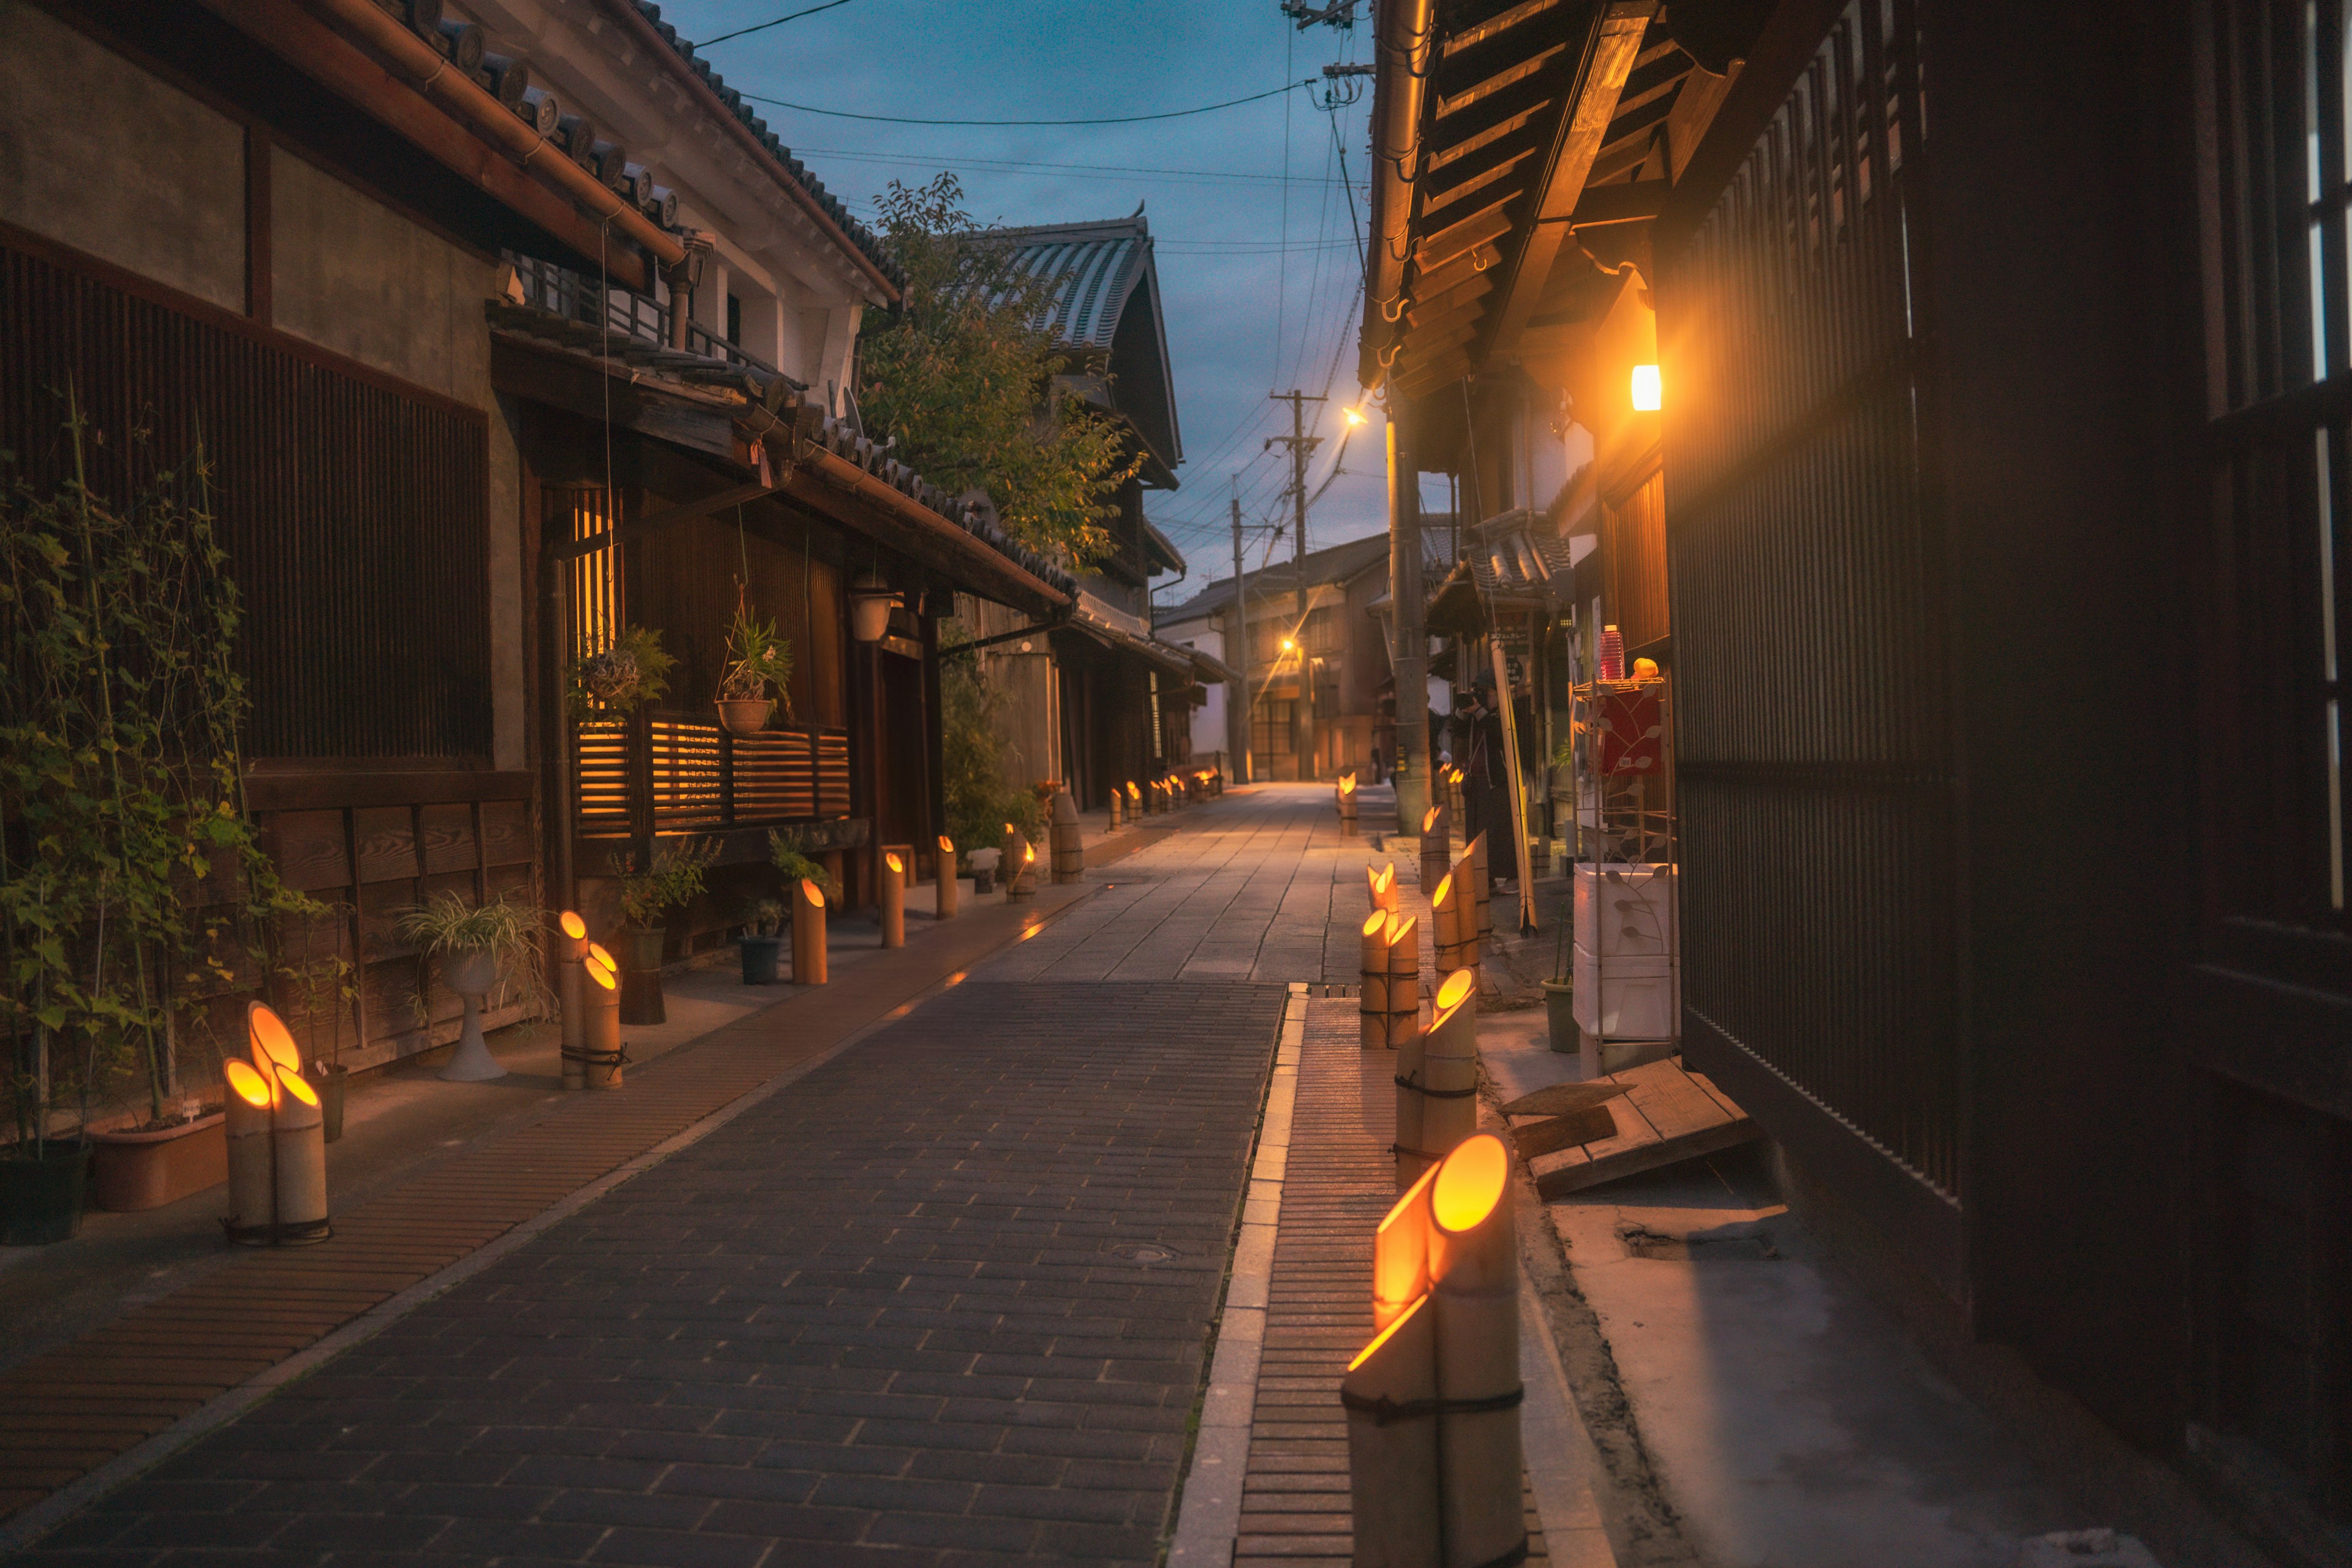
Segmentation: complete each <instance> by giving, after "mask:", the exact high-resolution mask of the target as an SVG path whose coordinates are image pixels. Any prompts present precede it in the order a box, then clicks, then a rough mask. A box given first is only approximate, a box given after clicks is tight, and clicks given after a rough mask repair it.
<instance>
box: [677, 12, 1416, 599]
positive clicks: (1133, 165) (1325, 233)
mask: <svg viewBox="0 0 2352 1568" xmlns="http://www.w3.org/2000/svg"><path fill="white" fill-rule="evenodd" d="M812 3H814V0H677V3H675V4H665V5H663V17H664V19H665V20H667V21H668V22H670V23H671V24H673V25H674V26H677V29H678V31H679V33H680V34H682V35H683V36H685V37H688V38H691V39H696V40H700V39H702V38H705V37H710V36H712V35H715V34H719V33H724V32H728V31H731V30H732V29H734V28H737V27H743V26H751V25H752V24H753V23H756V22H762V21H766V20H768V19H770V18H771V17H773V16H782V15H784V14H786V13H788V12H791V11H794V10H799V9H801V8H803V6H804V5H808V4H812ZM1366 9H1367V10H1368V9H1369V7H1366ZM705 55H706V58H709V61H710V63H711V64H712V66H713V67H715V68H717V69H719V71H720V72H722V73H723V74H724V75H725V76H726V78H727V80H728V83H729V84H730V86H732V87H734V88H736V89H739V90H740V91H743V92H746V93H758V94H762V95H766V96H770V97H774V98H782V99H789V100H793V102H796V103H801V104H806V105H809V106H811V107H812V108H820V109H834V110H855V111H856V112H859V113H865V114H883V115H899V116H906V117H909V118H915V119H935V120H938V119H956V120H1021V119H1054V118H1076V117H1087V116H1102V115H1122V114H1146V113H1152V112H1156V111H1159V110H1170V109H1187V108H1191V107H1193V106H1195V105H1198V104H1204V103H1213V102H1218V101H1221V100H1226V99H1232V98H1239V97H1242V96H1244V95H1245V94H1248V93H1254V92H1262V91H1265V89H1269V88H1276V87H1279V86H1280V85H1281V84H1282V83H1283V82H1284V81H1286V80H1294V81H1295V80H1299V79H1305V78H1308V77H1318V78H1319V76H1320V74H1321V70H1322V68H1323V67H1324V66H1325V65H1327V64H1328V63H1330V62H1332V61H1334V60H1340V59H1345V60H1356V61H1360V60H1369V59H1370V58H1371V41H1370V28H1369V26H1366V25H1365V24H1363V23H1359V25H1358V26H1357V27H1356V28H1355V29H1354V30H1353V31H1351V32H1338V31H1334V30H1333V29H1331V28H1329V27H1322V26H1318V27H1315V28H1313V29H1311V30H1309V31H1307V32H1305V33H1301V32H1297V30H1295V28H1294V26H1293V25H1292V23H1291V22H1290V20H1289V19H1288V18H1287V17H1285V16H1283V15H1282V13H1281V11H1280V9H1279V6H1278V4H1277V0H1179V3H1176V4H1166V3H1163V4H1158V5H1142V4H1131V3H1126V0H1095V3H1092V4H1073V3H1060V4H1019V3H1013V0H982V3H979V4H972V3H971V0H964V3H961V4H955V3H949V0H847V3H846V4H844V5H837V6H835V7H834V8H833V9H831V10H827V11H824V12H821V13H819V14H817V15H815V16H806V17H803V18H801V19H799V20H797V21H793V22H788V23H786V24H785V25H783V26H780V27H773V28H770V29H768V30H767V31H765V32H761V33H755V34H752V35H751V36H750V37H742V38H736V39H730V40H728V41H725V42H721V43H719V44H715V45H713V46H711V47H709V49H708V50H707V51H705ZM1363 85H1365V86H1366V87H1367V88H1369V83H1366V84H1363ZM759 109H760V111H761V114H762V115H763V116H764V117H765V118H766V119H767V121H768V123H769V125H770V126H771V127H772V128H773V129H774V130H775V132H776V133H777V134H778V135H779V136H781V137H782V139H783V141H784V142H785V144H786V145H788V146H790V147H791V148H792V149H793V153H794V154H795V155H797V156H798V157H800V158H801V159H802V160H803V162H805V163H807V164H808V165H809V166H810V168H812V169H813V170H814V171H815V172H816V174H817V175H818V176H819V177H820V178H822V179H823V180H824V183H825V184H826V186H827V187H828V188H829V189H831V190H832V191H833V192H834V193H835V195H838V196H839V197H840V198H841V199H842V200H843V201H844V202H845V203H846V204H848V205H849V206H850V207H851V209H852V210H853V211H855V212H856V213H857V214H858V215H859V216H861V217H866V216H871V214H872V211H873V198H874V195H875V193H877V191H880V190H881V189H882V188H883V187H884V185H885V184H887V182H888V181H890V180H892V179H899V180H904V181H906V182H907V183H908V184H919V183H920V182H922V181H924V180H928V179H929V178H930V176H931V175H933V174H936V173H938V172H939V171H940V170H941V169H952V170H954V171H955V172H956V174H958V175H959V176H960V177H961V180H962V182H963V187H964V192H965V195H966V205H968V206H969V208H970V209H971V213H972V215H973V216H975V217H976V218H979V219H980V220H982V221H983V222H993V223H1005V224H1032V223H1058V222H1072V221H1077V220H1083V219H1088V218H1102V217H1120V216H1126V215H1127V214H1129V213H1131V212H1133V211H1134V210H1135V207H1136V204H1137V203H1138V202H1141V203H1143V204H1145V216H1148V217H1149V218H1150V222H1151V234H1152V237H1153V239H1154V240H1155V241H1156V242H1157V249H1158V257H1159V268H1160V287H1161V289H1162V295H1163V300H1162V308H1163V310H1164V312H1165V315H1166V319H1167V325H1168V347H1169V354H1170V357H1171V360H1172V361H1173V362H1174V368H1175V375H1176V395H1177V413H1178V417H1179V419H1180V420H1181V425H1182V428H1183V437H1184V454H1185V461H1184V464H1183V466H1182V467H1181V468H1180V469H1178V477H1179V478H1180V479H1181V480H1182V486H1183V488H1182V489H1179V490H1177V491H1176V492H1175V493H1173V494H1171V495H1160V496H1155V497H1153V498H1151V500H1150V506H1149V510H1150V513H1151V516H1152V518H1153V521H1156V522H1158V523H1159V524H1160V526H1161V527H1162V528H1163V529H1165V530H1167V531H1168V532H1169V534H1170V536H1171V538H1173V539H1174V540H1175V541H1176V543H1177V546H1178V548H1179V549H1180V550H1181V551H1182V552H1184V555H1185V557H1186V559H1187V560H1188V561H1190V562H1191V563H1192V574H1191V576H1190V577H1189V578H1188V579H1187V580H1186V581H1185V582H1183V583H1182V584H1173V583H1172V582H1171V578H1169V577H1162V578H1160V579H1159V582H1158V584H1156V586H1157V588H1158V590H1159V597H1160V602H1161V603H1163V604H1166V603H1171V602H1173V601H1174V600H1176V599H1179V598H1182V597H1185V596H1188V595H1190V594H1191V593H1192V592H1193V591H1195V590H1196V589H1198V588H1199V586H1200V585H1201V584H1202V582H1204V581H1205V580H1206V579H1207V578H1208V577H1210V576H1213V575H1229V574H1231V572H1232V569H1233V567H1232V561H1233V553H1232V535H1231V532H1230V530H1229V529H1228V527H1227V510H1226V496H1227V494H1228V491H1229V485H1230V483H1231V482H1232V480H1233V479H1234V476H1235V475H1238V476H1239V482H1240V487H1241V498H1242V512H1243V520H1244V522H1257V521H1263V520H1265V518H1267V517H1268V516H1269V515H1275V514H1278V515H1280V516H1282V517H1284V518H1286V517H1287V515H1288V505H1287V501H1286V499H1285V498H1284V496H1283V495H1282V494H1281V491H1282V489H1283V486H1284V484H1285V482H1286V479H1287V470H1286V459H1284V458H1283V457H1282V454H1281V453H1280V451H1279V450H1278V449H1277V450H1276V451H1274V452H1264V451H1262V449H1261V443H1262V442H1263V441H1264V439H1265V437H1266V436H1267V435H1269V434H1272V433H1273V432H1274V431H1275V430H1276V428H1277V427H1279V428H1281V429H1283V430H1287V429H1288V428H1289V411H1288V406H1287V405H1283V404H1275V403H1270V402H1268V401H1267V399H1266V394H1267V392H1268V391H1270V390H1275V389H1277V388H1278V389H1281V390H1284V391H1287V390H1288V389H1289V388H1290V387H1292V386H1294V385H1296V386H1298V387H1300V388H1302V389H1304V390H1306V391H1307V392H1310V393H1314V392H1322V391H1324V390H1326V388H1327V385H1328V390H1329V392H1330V393H1331V395H1332V401H1331V402H1330V403H1328V404H1327V405H1323V413H1322V423H1321V425H1320V426H1319V427H1318V429H1319V432H1320V433H1321V434H1324V435H1327V436H1329V437H1334V439H1333V440H1332V441H1330V442H1327V443H1326V444H1325V446H1324V447H1323V448H1322V450H1321V451H1320V452H1319V453H1318V458H1317V461H1316V463H1315V465H1314V467H1313V468H1311V469H1310V471H1309V475H1308V480H1307V487H1308V490H1309V493H1310V494H1311V493H1313V492H1314V491H1315V490H1316V489H1317V488H1318V486H1320V484H1321V483H1322V480H1323V478H1324V476H1325V475H1326V474H1327V473H1328V471H1329V470H1330V468H1331V466H1332V457H1333V455H1334V447H1336V445H1337V437H1338V436H1339V432H1340V430H1341V422H1340V417H1339V408H1340V406H1341V405H1342V404H1343V403H1345V402H1348V401H1351V400H1352V399H1353V398H1354V397H1355V396H1356V395H1357V386H1356V379H1355V343H1356V320H1357V317H1358V314H1359V312H1360V309H1361V307H1360V302H1359V299H1358V293H1357V290H1358V287H1359V284H1360V279H1361V276H1362V270H1363V266H1362V260H1361V251H1360V249H1359V248H1358V241H1357V236H1358V234H1359V232H1360V225H1361V223H1362V222H1364V221H1365V220H1366V218H1367V217H1368V216H1369V215H1368V213H1367V211H1366V203H1365V184H1364V182H1365V178H1366V174H1367V164H1368V150H1367V131H1366V116H1367V113H1368V110H1369V109H1370V92H1369V90H1367V91H1366V92H1365V93H1364V95H1363V99H1362V100H1361V101H1360V102H1358V103H1356V104H1354V105H1353V106H1351V107H1346V108H1342V109H1340V110H1337V111H1336V115H1335V114H1334V113H1332V112H1327V111H1326V110H1323V109H1322V108H1320V107H1318V104H1317V102H1316V101H1315V99H1314V98H1313V97H1312V96H1310V94H1309V93H1308V92H1307V91H1297V92H1292V93H1288V94H1285V95H1282V96H1280V97H1276V98H1271V99H1266V100H1262V101H1260V102H1257V103H1252V104H1244V105H1243V106H1241V107H1239V108H1234V109H1227V110H1220V111H1218V112H1216V113H1213V114H1202V115H1196V116H1192V117H1191V118H1187V119H1181V120H1163V121H1147V122H1143V123H1139V124H1129V125H1100V126H1079V127H1055V128H1044V127H1024V128H1003V127H971V126H956V127H944V126H917V125H891V124H879V123H876V122H873V121H860V120H847V119H838V118H833V117H830V116H825V115H819V114H813V113H805V112H802V111H800V110H793V109H784V108H779V107H777V106H775V105H772V104H766V103H762V104H761V105H759ZM1335 119H1336V121H1337V128H1338V131H1339V137H1340V138H1342V139H1344V142H1345V145H1346V149H1347V171H1348V174H1349V177H1350V178H1351V179H1352V180H1353V181H1354V183H1355V206H1356V212H1355V217H1354V220H1353V221H1352V222H1351V220H1350V216H1349V205H1348V195H1347V191H1346V188H1345V187H1344V186H1343V184H1341V182H1340V180H1339V162H1338V153H1337V149H1336V146H1335V141H1334V136H1333V129H1334V121H1335ZM1286 121H1287V123H1286ZM1286 141H1287V149H1288V157H1287V166H1288V176H1289V177H1288V179H1287V180H1286V179H1285V162H1286V160H1285V144H1286ZM1072 164H1077V165H1086V166H1085V167H1077V168H1073V167H1067V166H1066V165H1072ZM1045 165H1063V166H1061V167H1048V166H1045ZM1335 366H1336V371H1335V368H1334V367H1335ZM1344 466H1345V468H1346V469H1347V472H1346V473H1344V474H1343V475H1341V476H1340V477H1339V479H1336V480H1335V481H1333V482H1332V483H1331V485H1330V486H1329V488H1328V489H1324V490H1323V492H1322V494H1321V496H1320V498H1319V499H1318V500H1317V501H1316V503H1315V505H1314V507H1313V508H1312V510H1310V511H1309V513H1308V517H1307V542H1308V545H1309V547H1310V548H1318V549H1319V548H1320V547H1322V546H1324V545H1326V544H1335V543H1338V542H1340V541H1341V540H1343V539H1353V538H1358V537H1360V536H1361V535H1363V534H1366V533H1375V532H1379V531H1381V529H1383V528H1384V527H1385V526H1386V504H1385V500H1384V499H1383V498H1384V480H1383V478H1382V474H1381V426H1380V423H1379V418H1378V415H1377V413H1375V414H1374V416H1373V421H1372V423H1371V424H1370V425H1368V426H1365V427H1363V428H1361V429H1360V430H1358V431H1356V432H1355V434H1354V437H1352V439H1351V440H1350V441H1349V444H1348V447H1347V451H1346V453H1345V455H1344ZM1270 537H1271V536H1270V535H1268V534H1267V533H1266V532H1265V531H1263V530H1259V531H1250V532H1247V533H1245V534H1244V540H1245V542H1247V544H1248V547H1249V549H1250V552H1251V564H1252V565H1253V566H1255V564H1256V562H1257V560H1258V558H1259V556H1260V555H1262V553H1263V552H1265V549H1266V548H1267V545H1268V542H1269V539H1270ZM1277 548H1278V549H1279V550H1280V552H1281V553H1282V554H1284V555H1287V554H1288V553H1289V552H1290V550H1291V542H1290V540H1289V539H1288V538H1287V537H1284V538H1283V539H1282V540H1281V541H1280V542H1279V544H1278V546H1277Z"/></svg>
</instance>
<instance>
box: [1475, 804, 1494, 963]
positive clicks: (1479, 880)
mask: <svg viewBox="0 0 2352 1568" xmlns="http://www.w3.org/2000/svg"><path fill="white" fill-rule="evenodd" d="M1470 855H1471V858H1472V860H1473V862H1474V864H1475V867H1476V869H1477V873H1478V874H1477V876H1476V878H1475V879H1473V880H1472V882H1471V884H1470V885H1471V888H1472V889H1474V890H1475V892H1476V893H1477V895H1478V900H1477V908H1478V940H1479V941H1480V942H1489V941H1492V940H1493V938H1494V935H1495V909H1494V901H1493V900H1494V894H1495V879H1494V875H1493V873H1491V872H1490V871H1488V870H1487V868H1486V834H1485V833H1484V832H1483V831H1482V832H1481V833H1480V834H1479V835H1478V837H1475V838H1473V839H1472V840H1471V841H1470Z"/></svg>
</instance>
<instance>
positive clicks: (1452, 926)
mask: <svg viewBox="0 0 2352 1568" xmlns="http://www.w3.org/2000/svg"><path fill="white" fill-rule="evenodd" d="M1429 919H1430V923H1431V926H1432V927H1433V940H1434V941H1435V942H1436V943H1437V973H1440V974H1454V973H1468V972H1469V971H1470V970H1472V969H1474V968H1475V967H1476V966H1477V963H1478V960H1477V958H1476V956H1475V954H1473V953H1472V952H1471V951H1470V946H1469V944H1468V943H1467V942H1464V941H1463V938H1462V927H1463V924H1464V910H1463V893H1462V882H1461V879H1459V878H1458V877H1456V876H1454V875H1452V874H1449V875H1446V876H1444V877H1441V878H1439V879H1437V890H1436V891H1435V892H1433V893H1431V894H1430V895H1429Z"/></svg>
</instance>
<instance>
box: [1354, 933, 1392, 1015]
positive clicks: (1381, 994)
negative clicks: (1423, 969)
mask: <svg viewBox="0 0 2352 1568" xmlns="http://www.w3.org/2000/svg"><path fill="white" fill-rule="evenodd" d="M1388 927H1389V912H1388V910H1383V909H1381V908H1378V907H1377V906H1375V907H1374V909H1373V910H1372V911H1371V913H1370V914H1368V915H1366V916H1365V917H1364V925H1363V932H1362V942H1361V948H1362V951H1361V954H1360V959H1359V962H1358V964H1357V969H1356V975H1357V979H1358V981H1359V984H1358V985H1357V987H1356V1015H1357V1020H1358V1022H1357V1027H1358V1029H1359V1031H1360V1043H1361V1045H1362V1046H1363V1047H1364V1049H1366V1050H1368V1051H1376V1050H1381V1049H1384V1048H1386V1047H1387V1045H1388V1043H1389V1042H1388V1016H1389V943H1388Z"/></svg>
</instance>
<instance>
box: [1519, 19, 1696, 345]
mask: <svg viewBox="0 0 2352 1568" xmlns="http://www.w3.org/2000/svg"><path fill="white" fill-rule="evenodd" d="M1657 9H1658V7H1657V0H1610V4H1608V5H1605V6H1603V7H1601V8H1599V9H1598V10H1597V11H1596V13H1595V16H1594V18H1593V25H1592V31H1591V37H1589V38H1588V40H1587V42H1586V47H1585V56H1584V63H1583V68H1582V69H1581V70H1580V71H1579V72H1578V79H1579V80H1578V89H1577V94H1576V107H1575V109H1574V110H1572V111H1571V112H1570V114H1569V116H1568V120H1567V123H1566V124H1564V125H1563V126H1562V127H1561V128H1560V140H1559V145H1558V146H1557V147H1556V148H1555V149H1554V151H1553V153H1552V158H1551V166H1550V167H1549V169H1548V170H1546V171H1545V174H1544V184H1543V195H1542V196H1541V197H1540V198H1539V199H1538V202H1537V204H1536V212H1535V221H1534V223H1533V224H1532V225H1530V226H1529V228H1528V237H1527V239H1526V242H1525V243H1524V244H1523V245H1522V246H1521V247H1520V248H1519V255H1518V259H1517V263H1516V264H1515V265H1514V266H1513V268H1512V269H1511V283H1510V288H1509V290H1508V291H1507V293H1506V294H1505V295H1504V297H1503V303H1502V308H1501V309H1500V310H1498V311H1497V312H1496V321H1495V335H1494V337H1493V339H1492V340H1491V341H1490V342H1488V344H1487V353H1489V354H1493V353H1508V352H1509V351H1510V348H1511V345H1512V344H1513V343H1514V342H1517V340H1518V335H1519V330H1520V329H1521V328H1523V327H1525V326H1526V325H1527V324H1528V317H1529V316H1530V315H1532V314H1534V313H1535V307H1536V300H1538V298H1540V297H1541V296H1542V294H1543V286H1544V280H1545V279H1547V278H1549V276H1550V275H1551V263H1552V258H1554V257H1555V256H1557V255H1559V247H1560V246H1561V244H1562V243H1563V242H1564V241H1566V239H1567V238H1568V235H1569V226H1570V223H1571V222H1572V221H1573V220H1574V218H1575V216H1576V205H1577V198H1578V197H1579V196H1580V195H1583V194H1584V182H1585V180H1586V179H1587V178H1588V177H1589V176H1590V175H1591V170H1592V160H1593V159H1594V157H1595V156H1597V155H1598V154H1599V153H1600V151H1601V138H1602V137H1603V136H1605V135H1606V134H1607V133H1608V131H1609V122H1610V121H1612V120H1613V119H1615V118H1616V115H1617V98H1618V94H1619V93H1620V92H1622V90H1623V89H1624V86H1625V79H1626V78H1627V77H1628V76H1630V75H1632V74H1633V61H1634V59H1635V58H1636V57H1637V56H1639V55H1640V53H1641V52H1642V37H1643V34H1645V33H1647V32H1648V31H1649V30H1650V19H1651V18H1652V17H1653V16H1655V15H1656V14H1657Z"/></svg>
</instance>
